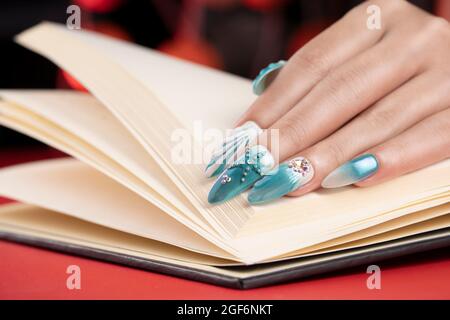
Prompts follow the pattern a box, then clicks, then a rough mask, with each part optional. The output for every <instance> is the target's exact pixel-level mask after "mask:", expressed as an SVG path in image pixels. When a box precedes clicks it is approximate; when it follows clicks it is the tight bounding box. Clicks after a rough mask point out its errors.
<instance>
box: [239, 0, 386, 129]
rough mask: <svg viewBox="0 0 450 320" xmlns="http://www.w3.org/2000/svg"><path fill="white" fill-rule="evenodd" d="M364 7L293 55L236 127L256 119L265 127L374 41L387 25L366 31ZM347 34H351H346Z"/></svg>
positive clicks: (355, 9)
mask: <svg viewBox="0 0 450 320" xmlns="http://www.w3.org/2000/svg"><path fill="white" fill-rule="evenodd" d="M366 7H367V4H361V5H359V6H357V7H355V8H354V9H352V10H351V11H349V12H348V13H347V14H346V15H345V16H344V18H342V19H340V20H339V21H337V22H336V23H335V24H333V25H332V26H331V27H329V28H328V29H326V30H324V31H323V32H322V33H321V34H319V35H318V36H317V37H315V38H314V39H313V40H311V41H310V42H309V43H307V44H306V45H305V46H304V47H303V48H301V49H300V50H299V51H298V52H297V53H296V54H295V55H293V56H292V57H291V59H289V61H288V62H287V64H286V66H284V67H283V69H282V70H281V72H280V74H279V75H278V76H277V78H276V79H275V80H274V81H273V83H272V84H271V85H270V86H269V88H268V89H266V91H265V92H264V93H263V94H262V95H261V96H260V97H259V98H258V99H257V100H255V102H254V103H253V104H252V105H251V106H250V108H249V109H248V110H247V112H246V113H245V114H244V115H243V116H242V117H241V118H240V119H239V120H238V121H237V122H236V126H239V125H242V124H243V123H245V122H246V121H255V122H256V123H258V124H259V125H260V126H261V127H262V128H268V127H269V126H271V125H272V124H273V123H274V122H275V121H276V120H278V119H279V118H280V117H281V116H282V115H283V114H285V113H286V112H287V111H289V110H290V109H291V108H292V107H293V106H294V105H295V104H296V103H297V102H298V101H299V100H300V99H301V98H303V97H304V96H305V95H306V94H307V93H308V92H309V91H310V90H311V89H312V87H313V86H314V85H315V84H317V83H318V82H319V81H320V80H321V79H322V78H323V77H324V76H325V75H326V74H327V73H328V72H329V71H330V70H331V69H333V68H335V67H337V66H339V65H341V64H342V63H344V62H345V61H347V60H349V59H350V58H352V57H354V56H355V55H357V54H358V53H360V52H362V51H364V50H366V49H368V48H370V47H371V46H373V45H374V44H375V43H377V41H378V40H379V39H380V38H381V37H382V36H383V34H384V32H385V28H386V26H383V28H382V29H381V30H376V31H375V32H373V31H371V30H368V29H367V28H366V27H365V26H364V23H365V18H366V17H367V13H366ZM349 34H352V36H351V37H348V35H349ZM292 84H295V85H292Z"/></svg>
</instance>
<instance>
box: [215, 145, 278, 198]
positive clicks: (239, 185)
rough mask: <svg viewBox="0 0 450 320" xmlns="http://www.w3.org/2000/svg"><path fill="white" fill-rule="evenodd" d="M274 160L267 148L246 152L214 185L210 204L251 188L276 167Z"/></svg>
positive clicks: (252, 148) (250, 148)
mask: <svg viewBox="0 0 450 320" xmlns="http://www.w3.org/2000/svg"><path fill="white" fill-rule="evenodd" d="M274 163H275V162H274V158H273V156H272V155H271V154H270V152H269V150H267V148H266V147H264V146H261V145H256V146H253V147H249V148H247V149H246V150H245V154H244V155H243V156H242V157H241V158H240V159H238V160H237V161H236V162H235V163H234V164H233V165H232V166H231V167H229V168H228V169H227V170H226V171H225V172H224V173H223V174H222V175H221V176H220V177H219V178H218V179H217V180H216V182H215V183H214V185H213V186H212V188H211V190H210V192H209V195H208V202H209V203H218V202H222V201H226V200H229V199H231V198H233V197H235V196H237V195H238V194H240V193H242V192H244V191H245V190H247V189H248V188H250V187H251V186H252V185H253V184H254V183H255V182H256V181H258V180H259V179H261V177H262V176H263V175H265V174H266V173H267V172H269V171H270V169H272V167H273V166H274Z"/></svg>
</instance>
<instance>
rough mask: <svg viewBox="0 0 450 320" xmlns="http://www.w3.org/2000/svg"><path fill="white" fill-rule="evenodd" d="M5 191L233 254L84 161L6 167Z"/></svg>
mask: <svg viewBox="0 0 450 320" xmlns="http://www.w3.org/2000/svg"><path fill="white" fill-rule="evenodd" d="M0 194H1V195H2V196H4V197H8V198H11V199H15V200H18V201H21V202H25V203H30V204H34V205H37V206H40V207H43V208H47V209H49V210H53V211H58V212H61V213H64V214H67V215H70V216H73V217H76V218H79V219H82V220H85V221H89V222H92V223H96V224H99V225H102V226H106V227H109V228H113V229H116V230H119V231H123V232H127V233H130V234H134V235H138V236H141V237H145V238H149V239H153V240H157V241H161V242H165V243H169V244H172V245H175V246H179V247H182V248H185V249H188V250H191V251H195V252H200V253H205V254H208V255H212V256H218V257H222V258H228V259H229V258H232V255H230V254H229V253H227V252H225V251H224V250H223V249H220V248H218V247H217V246H215V245H213V244H212V243H211V242H209V241H207V240H205V239H204V238H202V237H201V236H200V235H198V234H197V233H196V232H194V231H192V230H190V229H188V228H186V227H184V226H183V225H182V224H180V223H179V222H177V221H176V220H174V219H173V218H171V217H169V216H168V215H166V214H165V213H164V212H162V211H161V210H159V209H158V208H157V207H155V206H153V205H152V204H151V203H150V202H148V201H146V200H145V199H143V198H142V197H140V196H139V195H137V194H136V193H134V192H132V191H130V190H128V189H127V188H125V187H123V186H121V185H120V184H118V183H116V182H114V181H113V180H112V179H110V178H108V177H106V176H105V175H103V174H102V173H100V172H98V171H97V170H95V169H93V168H91V167H90V166H88V165H86V164H84V163H82V162H80V161H78V160H74V159H58V160H45V161H39V162H34V163H30V164H23V165H18V166H13V167H9V168H6V169H1V170H0Z"/></svg>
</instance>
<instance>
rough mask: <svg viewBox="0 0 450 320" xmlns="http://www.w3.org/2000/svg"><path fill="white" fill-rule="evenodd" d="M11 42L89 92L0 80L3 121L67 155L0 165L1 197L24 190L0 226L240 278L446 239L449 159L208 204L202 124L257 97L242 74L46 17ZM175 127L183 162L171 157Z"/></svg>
mask: <svg viewBox="0 0 450 320" xmlns="http://www.w3.org/2000/svg"><path fill="white" fill-rule="evenodd" d="M16 41H17V42H18V43H19V44H21V45H23V46H25V47H27V48H29V49H30V50H32V51H34V52H36V53H38V54H41V55H43V56H44V57H46V58H48V59H49V60H51V61H52V62H54V63H55V64H56V65H58V66H59V67H61V68H63V69H64V70H67V71H68V72H69V73H70V74H72V75H73V76H74V77H75V78H76V79H77V80H78V81H79V82H80V83H82V84H83V86H85V87H86V88H87V89H88V90H89V93H82V92H75V91H68V90H1V91H0V98H1V100H0V124H2V125H4V126H6V127H9V128H11V129H14V130H16V131H19V132H21V133H24V134H26V135H28V136H30V137H33V138H35V139H38V140H40V141H42V142H44V143H46V144H48V145H50V146H53V147H55V148H57V149H60V150H62V151H64V152H65V153H67V154H69V155H71V156H72V157H71V158H64V159H58V160H46V161H39V162H34V163H28V164H22V165H17V166H13V167H8V168H4V169H2V170H0V196H4V197H7V198H11V199H14V200H17V201H18V202H19V203H16V204H12V205H6V206H3V207H1V208H0V237H1V238H4V239H9V240H12V241H18V242H23V243H28V244H31V245H36V246H43V247H47V248H50V249H54V250H59V251H64V252H69V253H73V254H78V255H83V256H87V257H92V258H96V259H101V260H105V261H111V262H114V263H121V264H126V265H129V266H133V267H137V268H143V269H147V270H151V271H156V272H162V273H167V274H172V275H175V276H180V277H184V278H189V279H193V280H198V281H204V282H209V283H214V284H217V285H224V286H229V287H235V288H253V287H259V286H263V285H269V284H274V283H278V282H282V281H290V280H294V279H299V278H302V277H306V276H311V275H315V274H320V273H325V272H329V271H333V270H339V269H343V268H348V267H352V266H356V265H363V264H371V263H374V262H377V261H380V260H383V259H388V258H392V257H397V256H401V255H405V254H411V253H415V252H419V251H424V250H431V249H435V248H441V247H444V246H448V245H450V214H449V213H450V203H449V200H450V160H448V159H447V160H444V161H442V162H440V163H437V164H435V165H432V166H430V167H427V168H425V169H422V170H419V171H416V172H413V173H410V174H407V175H404V176H402V177H399V178H396V179H394V180H391V181H388V182H385V183H383V184H380V185H377V186H373V187H368V188H356V187H345V188H340V189H336V190H323V189H320V190H317V191H315V192H312V193H309V194H307V195H305V196H302V197H298V198H288V199H287V198H286V199H280V200H278V201H276V202H273V203H270V204H266V205H260V206H250V205H249V204H248V202H247V201H246V197H245V194H244V195H240V196H237V197H236V198H234V199H232V200H229V201H227V202H224V203H220V204H214V205H212V204H209V203H208V201H207V197H208V191H209V189H210V188H211V185H212V184H213V183H214V181H213V180H214V179H213V180H211V179H208V178H206V177H205V174H204V168H205V164H204V162H203V161H201V160H199V159H197V158H198V155H199V154H200V155H202V154H204V153H205V141H204V140H205V138H204V136H203V135H199V134H197V131H198V129H199V128H198V127H199V124H201V126H202V127H203V129H208V128H213V129H216V131H217V129H218V130H220V131H221V132H225V131H226V129H227V128H229V127H230V126H231V125H232V123H233V122H234V121H235V120H236V119H237V117H238V116H239V115H240V114H241V113H242V111H243V110H244V109H245V108H246V107H247V106H248V105H250V104H251V102H252V101H253V100H254V99H255V96H254V95H253V93H252V90H251V82H250V81H249V80H247V79H243V78H240V77H237V76H234V75H230V74H227V73H224V72H221V71H218V70H213V69H209V68H206V67H203V66H199V65H196V64H193V63H190V62H186V61H182V60H179V59H176V58H173V57H169V56H166V55H164V54H161V53H159V52H156V51H153V50H151V49H147V48H143V47H139V46H137V45H133V44H130V43H127V42H123V41H119V40H115V39H111V38H108V37H105V36H101V35H99V34H96V33H93V32H88V31H80V30H69V29H67V28H65V27H64V26H60V25H57V24H53V23H47V22H45V23H41V24H39V25H37V26H35V27H33V28H31V29H30V30H27V31H25V32H24V33H22V34H20V35H18V36H17V38H16ZM214 132H215V131H214ZM181 138H183V139H184V143H186V139H187V141H189V146H190V147H189V149H188V150H189V152H190V154H189V155H188V157H189V159H190V161H174V152H175V153H176V152H177V151H176V150H177V148H176V143H177V141H178V140H179V139H181ZM210 138H211V137H210ZM174 146H175V147H174ZM184 158H186V155H184ZM200 158H201V157H200Z"/></svg>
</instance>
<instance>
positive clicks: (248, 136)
mask: <svg viewBox="0 0 450 320" xmlns="http://www.w3.org/2000/svg"><path fill="white" fill-rule="evenodd" d="M261 132H262V129H261V128H260V127H259V126H258V125H257V124H256V123H255V122H253V121H247V122H246V123H244V124H243V125H242V126H240V127H238V128H236V129H234V130H233V131H232V133H231V135H230V136H228V137H227V138H225V140H224V141H223V143H222V145H221V147H220V148H219V149H218V150H216V151H215V152H214V153H213V155H212V157H211V160H210V161H209V163H208V165H207V166H206V169H205V174H206V176H207V177H214V176H217V175H219V174H221V173H222V172H223V171H224V170H225V169H226V168H227V166H228V165H229V164H232V162H233V161H235V160H236V158H237V157H238V155H239V154H242V153H243V152H244V150H245V147H246V146H248V145H250V144H251V142H252V141H253V140H254V139H256V137H258V135H259V134H260V133H261Z"/></svg>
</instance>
